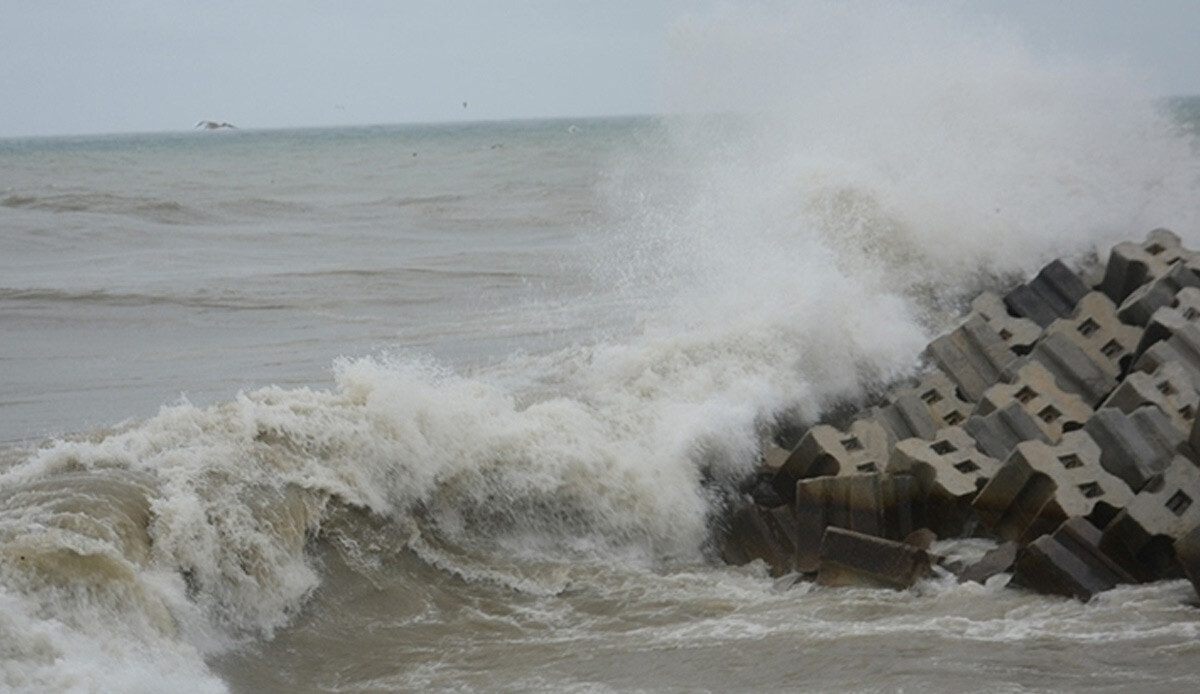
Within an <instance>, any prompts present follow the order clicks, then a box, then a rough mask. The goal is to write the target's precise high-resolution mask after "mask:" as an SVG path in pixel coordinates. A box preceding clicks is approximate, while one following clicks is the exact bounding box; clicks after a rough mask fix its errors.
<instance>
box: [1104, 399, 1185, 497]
mask: <svg viewBox="0 0 1200 694" xmlns="http://www.w3.org/2000/svg"><path fill="white" fill-rule="evenodd" d="M1083 429H1084V431H1086V432H1087V433H1088V435H1089V436H1091V437H1092V439H1093V440H1095V441H1096V443H1098V444H1100V449H1101V454H1100V463H1101V465H1103V466H1104V469H1105V470H1108V471H1109V472H1111V473H1112V474H1114V475H1116V476H1117V477H1120V478H1121V479H1123V480H1125V483H1126V484H1128V485H1129V488H1130V489H1132V490H1134V491H1139V490H1141V489H1142V487H1144V486H1146V483H1147V482H1149V481H1150V479H1151V478H1153V477H1154V476H1155V475H1157V474H1158V473H1160V472H1162V471H1163V470H1164V469H1165V468H1166V467H1167V465H1168V464H1169V463H1170V462H1171V458H1172V457H1173V456H1174V455H1175V452H1176V450H1177V449H1178V447H1179V444H1181V443H1182V442H1183V434H1182V433H1181V432H1180V431H1179V430H1178V429H1176V428H1175V427H1174V425H1172V424H1171V421H1170V419H1168V418H1167V416H1166V415H1165V414H1163V413H1162V411H1160V410H1158V409H1157V408H1154V407H1139V408H1137V409H1136V410H1134V411H1133V413H1132V414H1128V415H1127V414H1125V413H1124V412H1122V411H1121V410H1118V409H1115V408H1104V409H1101V410H1098V411H1097V412H1096V414H1095V415H1093V416H1092V418H1091V419H1089V420H1088V422H1087V424H1085V425H1084V428H1083Z"/></svg>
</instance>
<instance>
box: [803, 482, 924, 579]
mask: <svg viewBox="0 0 1200 694" xmlns="http://www.w3.org/2000/svg"><path fill="white" fill-rule="evenodd" d="M794 513H795V518H796V568H797V570H799V571H805V572H809V571H815V570H816V569H817V560H818V553H819V550H820V540H821V536H822V534H823V533H824V532H825V528H828V527H831V526H832V527H836V528H846V529H849V530H854V531H857V532H861V533H866V534H868V535H875V536H878V537H886V538H889V539H893V540H899V539H903V538H904V537H906V536H908V535H909V533H911V532H912V531H913V530H914V529H915V528H917V527H920V526H921V525H923V523H922V522H921V521H922V520H923V517H924V508H923V499H922V498H921V495H920V493H919V489H918V487H917V484H916V481H915V480H914V479H913V478H912V477H910V476H908V475H882V474H864V475H848V476H843V477H817V478H814V479H806V480H801V481H800V482H798V483H797V484H796V504H795V507H794Z"/></svg>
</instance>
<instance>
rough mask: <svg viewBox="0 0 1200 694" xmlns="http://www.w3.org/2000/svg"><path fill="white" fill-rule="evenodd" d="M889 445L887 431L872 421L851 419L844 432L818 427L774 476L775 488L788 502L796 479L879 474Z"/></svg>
mask: <svg viewBox="0 0 1200 694" xmlns="http://www.w3.org/2000/svg"><path fill="white" fill-rule="evenodd" d="M891 444H892V442H891V440H890V438H889V435H888V432H887V430H886V429H884V427H883V425H882V424H880V423H879V422H877V421H875V420H872V419H859V420H855V421H854V422H853V423H851V425H850V427H849V429H848V430H846V431H842V430H840V429H838V428H836V427H833V426H830V425H828V424H819V425H817V426H814V427H812V428H811V429H809V430H808V432H807V433H805V434H804V437H803V438H801V439H800V443H799V444H797V446H796V448H795V449H793V450H792V452H791V454H790V455H789V456H788V457H787V459H786V460H785V461H784V462H783V465H782V466H780V468H779V470H778V471H777V472H776V473H775V489H776V491H777V492H779V495H780V497H782V498H783V499H784V501H786V502H788V503H791V502H792V501H794V500H795V498H796V483H797V482H799V481H800V480H804V479H809V478H813V477H823V476H827V475H838V474H853V473H865V472H878V471H881V470H883V468H884V466H885V465H886V464H887V459H888V451H889V450H890V448H891Z"/></svg>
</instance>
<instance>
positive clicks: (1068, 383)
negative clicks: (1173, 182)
mask: <svg viewBox="0 0 1200 694" xmlns="http://www.w3.org/2000/svg"><path fill="white" fill-rule="evenodd" d="M1089 277H1090V278H1093V279H1094V281H1095V282H1096V284H1095V289H1096V290H1097V291H1092V290H1091V289H1090V288H1089V287H1088V285H1087V283H1085V282H1084V281H1083V280H1082V279H1081V278H1080V276H1078V275H1075V274H1074V273H1072V272H1071V271H1070V270H1069V268H1067V266H1066V265H1064V264H1062V263H1061V262H1054V263H1050V264H1049V265H1047V266H1046V267H1045V268H1043V269H1042V271H1041V272H1040V273H1038V275H1037V277H1035V278H1034V279H1033V280H1031V281H1030V282H1029V283H1028V284H1026V285H1022V286H1020V287H1017V288H1016V289H1014V290H1012V291H1010V292H1008V293H1007V294H1005V295H1004V298H1003V299H1001V298H1000V297H999V296H998V295H997V294H991V293H985V294H983V295H981V296H979V297H977V298H976V300H975V301H974V302H972V307H971V313H970V314H969V315H968V317H967V318H966V319H965V320H964V322H963V323H962V324H960V326H959V327H958V328H957V329H956V330H954V331H952V332H950V333H948V334H946V335H944V336H942V337H939V338H938V339H936V340H934V341H933V342H932V343H931V344H930V345H929V347H928V349H927V350H926V357H927V358H928V361H929V363H930V364H931V366H932V367H933V368H932V369H931V370H930V371H929V372H928V373H925V374H923V375H921V376H920V377H919V378H918V379H917V380H915V381H913V382H910V383H909V384H907V385H904V386H902V387H898V388H896V389H895V390H893V391H892V392H891V393H890V394H889V395H887V396H886V397H885V399H884V402H883V404H882V405H880V406H878V407H874V408H871V409H869V410H867V411H865V412H863V413H861V414H860V415H859V416H858V417H857V418H856V419H853V420H852V421H851V423H850V424H849V425H839V426H838V427H834V426H830V425H829V424H819V425H817V426H814V427H812V428H811V429H809V430H808V431H807V432H806V433H805V434H804V435H803V436H802V437H791V438H789V439H788V440H789V441H791V442H797V444H796V445H795V446H794V447H792V448H791V450H790V451H787V452H786V454H785V452H784V451H783V450H773V449H772V447H771V446H764V462H763V469H762V470H760V471H759V472H757V473H756V475H755V476H754V477H753V479H751V480H749V481H750V482H752V483H753V487H754V489H753V490H747V489H746V488H745V486H743V487H741V488H739V489H740V491H741V492H747V491H753V492H754V493H752V494H751V495H750V496H749V497H748V498H749V499H750V500H751V501H750V503H749V506H747V507H746V508H738V509H736V511H735V512H734V513H733V514H732V515H731V517H730V520H729V522H728V523H727V524H726V527H727V528H728V529H729V532H728V534H727V539H728V541H727V542H726V545H725V547H724V556H725V557H726V558H727V560H728V561H731V562H735V563H740V562H745V561H751V560H761V561H764V562H766V563H767V564H768V566H770V567H771V570H772V572H773V573H776V574H780V573H784V572H791V571H797V572H801V573H806V574H811V573H813V572H817V575H818V578H819V580H821V581H822V582H826V583H830V584H837V585H841V584H845V583H847V582H853V583H862V582H865V583H871V584H879V585H910V584H911V581H912V580H917V577H919V576H920V575H923V574H922V572H921V571H919V570H916V569H913V570H912V571H909V569H910V568H912V567H919V566H920V565H921V560H920V559H914V558H913V557H916V556H918V555H915V554H914V552H915V551H918V550H919V549H920V548H919V547H914V546H911V545H910V546H899V547H898V545H899V544H902V543H899V542H898V541H899V540H901V539H903V538H905V537H907V536H909V534H910V533H911V532H913V531H917V533H916V534H923V535H924V536H926V537H935V536H942V537H952V536H967V535H976V536H984V537H991V538H993V539H996V540H998V541H1001V542H1003V543H1004V544H1002V545H1001V546H1000V548H999V549H998V550H997V551H996V552H995V553H993V554H992V556H990V557H989V558H988V561H986V562H983V563H981V564H980V565H979V566H978V567H972V568H970V569H968V570H966V571H965V572H964V573H963V576H964V577H965V579H964V580H986V578H987V577H988V576H990V575H994V574H995V573H996V572H998V571H1007V570H1011V571H1012V572H1013V574H1014V578H1013V582H1012V583H1013V585H1019V586H1025V587H1028V588H1031V589H1034V590H1038V591H1041V592H1048V593H1057V594H1062V595H1070V596H1073V597H1076V598H1080V599H1085V600H1086V599H1089V598H1090V597H1091V596H1093V595H1095V594H1096V593H1097V592H1098V591H1101V590H1107V589H1108V588H1111V587H1112V586H1114V585H1117V584H1119V583H1126V582H1132V581H1148V580H1156V579H1159V578H1163V577H1172V576H1181V575H1185V574H1186V575H1188V576H1189V577H1192V580H1193V581H1194V582H1196V583H1197V587H1198V590H1200V425H1198V423H1197V417H1196V410H1197V408H1200V255H1196V254H1193V253H1192V252H1190V251H1187V250H1185V249H1184V248H1183V247H1182V246H1181V244H1180V243H1179V239H1178V237H1176V236H1175V235H1174V234H1172V233H1171V232H1169V231H1166V230H1162V229H1157V230H1155V231H1153V232H1151V233H1150V234H1149V235H1148V236H1147V238H1146V240H1145V241H1144V242H1142V243H1128V244H1121V245H1119V246H1117V247H1116V248H1114V249H1113V252H1112V254H1111V256H1110V258H1109V262H1108V265H1107V266H1106V267H1105V268H1104V270H1103V273H1102V279H1101V275H1100V274H1099V273H1096V274H1092V273H1089ZM842 414H845V413H842ZM847 419H848V418H845V417H841V418H839V419H838V420H837V421H846V420H847ZM1001 461H1003V462H1002V463H1001ZM761 489H766V490H767V491H768V492H770V493H758V491H760V490H761ZM823 540H824V541H825V544H823ZM881 567H882V568H881ZM881 576H884V577H886V578H880V577H881Z"/></svg>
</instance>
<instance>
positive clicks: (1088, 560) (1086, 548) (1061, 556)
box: [1010, 518, 1136, 601]
mask: <svg viewBox="0 0 1200 694" xmlns="http://www.w3.org/2000/svg"><path fill="white" fill-rule="evenodd" d="M1099 541H1100V531H1099V530H1097V529H1096V528H1095V527H1094V526H1093V525H1092V524H1091V523H1089V522H1087V521H1086V520H1085V519H1083V518H1072V519H1070V520H1068V521H1066V522H1064V523H1063V524H1062V525H1061V526H1060V527H1059V528H1058V529H1057V530H1055V531H1054V532H1053V533H1052V534H1050V535H1043V536H1041V537H1039V538H1037V539H1036V540H1034V541H1033V542H1031V543H1029V545H1027V546H1026V547H1025V548H1024V549H1023V550H1022V551H1021V552H1020V554H1019V555H1018V556H1017V561H1016V564H1015V565H1014V567H1013V579H1012V582H1011V583H1010V585H1014V586H1020V587H1024V588H1029V589H1031V590H1035V591H1037V592H1039V593H1044V594H1048V595H1063V596H1066V597H1070V598H1077V599H1079V600H1084V601H1087V600H1090V599H1092V597H1094V596H1095V595H1096V594H1098V593H1101V592H1104V591H1106V590H1110V589H1112V588H1115V587H1116V586H1118V585H1120V584H1122V583H1135V582H1136V580H1135V579H1134V577H1133V576H1130V575H1129V574H1128V573H1127V572H1125V571H1124V570H1123V569H1122V568H1121V567H1120V566H1118V565H1117V564H1116V563H1115V562H1113V561H1112V560H1111V559H1110V558H1109V557H1108V556H1107V555H1106V554H1105V553H1104V552H1103V551H1101V549H1100V547H1099Z"/></svg>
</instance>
